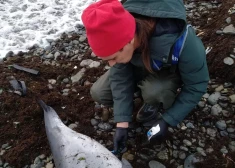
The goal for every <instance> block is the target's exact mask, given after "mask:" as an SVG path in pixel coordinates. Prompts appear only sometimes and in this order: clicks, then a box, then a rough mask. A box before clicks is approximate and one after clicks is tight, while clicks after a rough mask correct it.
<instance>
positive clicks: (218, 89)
mask: <svg viewBox="0 0 235 168" xmlns="http://www.w3.org/2000/svg"><path fill="white" fill-rule="evenodd" d="M223 89H224V86H223V85H220V86H219V87H217V88H215V91H216V92H221V91H222V90H223Z"/></svg>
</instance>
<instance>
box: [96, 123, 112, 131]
mask: <svg viewBox="0 0 235 168" xmlns="http://www.w3.org/2000/svg"><path fill="white" fill-rule="evenodd" d="M98 127H99V128H100V129H102V130H104V131H108V130H111V129H112V128H113V127H112V125H110V124H109V123H99V124H98Z"/></svg>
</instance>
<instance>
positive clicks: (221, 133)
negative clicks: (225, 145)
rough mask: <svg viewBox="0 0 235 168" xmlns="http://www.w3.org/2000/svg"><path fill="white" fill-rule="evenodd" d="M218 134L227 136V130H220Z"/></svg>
mask: <svg viewBox="0 0 235 168" xmlns="http://www.w3.org/2000/svg"><path fill="white" fill-rule="evenodd" d="M220 135H221V136H222V137H226V136H228V132H226V131H220Z"/></svg>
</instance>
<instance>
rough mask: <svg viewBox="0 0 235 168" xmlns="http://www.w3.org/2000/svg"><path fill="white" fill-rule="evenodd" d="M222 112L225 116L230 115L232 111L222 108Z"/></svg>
mask: <svg viewBox="0 0 235 168" xmlns="http://www.w3.org/2000/svg"><path fill="white" fill-rule="evenodd" d="M222 114H223V116H224V117H230V112H229V111H227V110H222Z"/></svg>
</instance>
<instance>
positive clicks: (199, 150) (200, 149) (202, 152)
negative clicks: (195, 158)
mask: <svg viewBox="0 0 235 168" xmlns="http://www.w3.org/2000/svg"><path fill="white" fill-rule="evenodd" d="M196 150H197V152H198V153H200V154H201V155H202V156H206V154H205V151H204V149H203V148H200V147H197V148H196Z"/></svg>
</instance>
